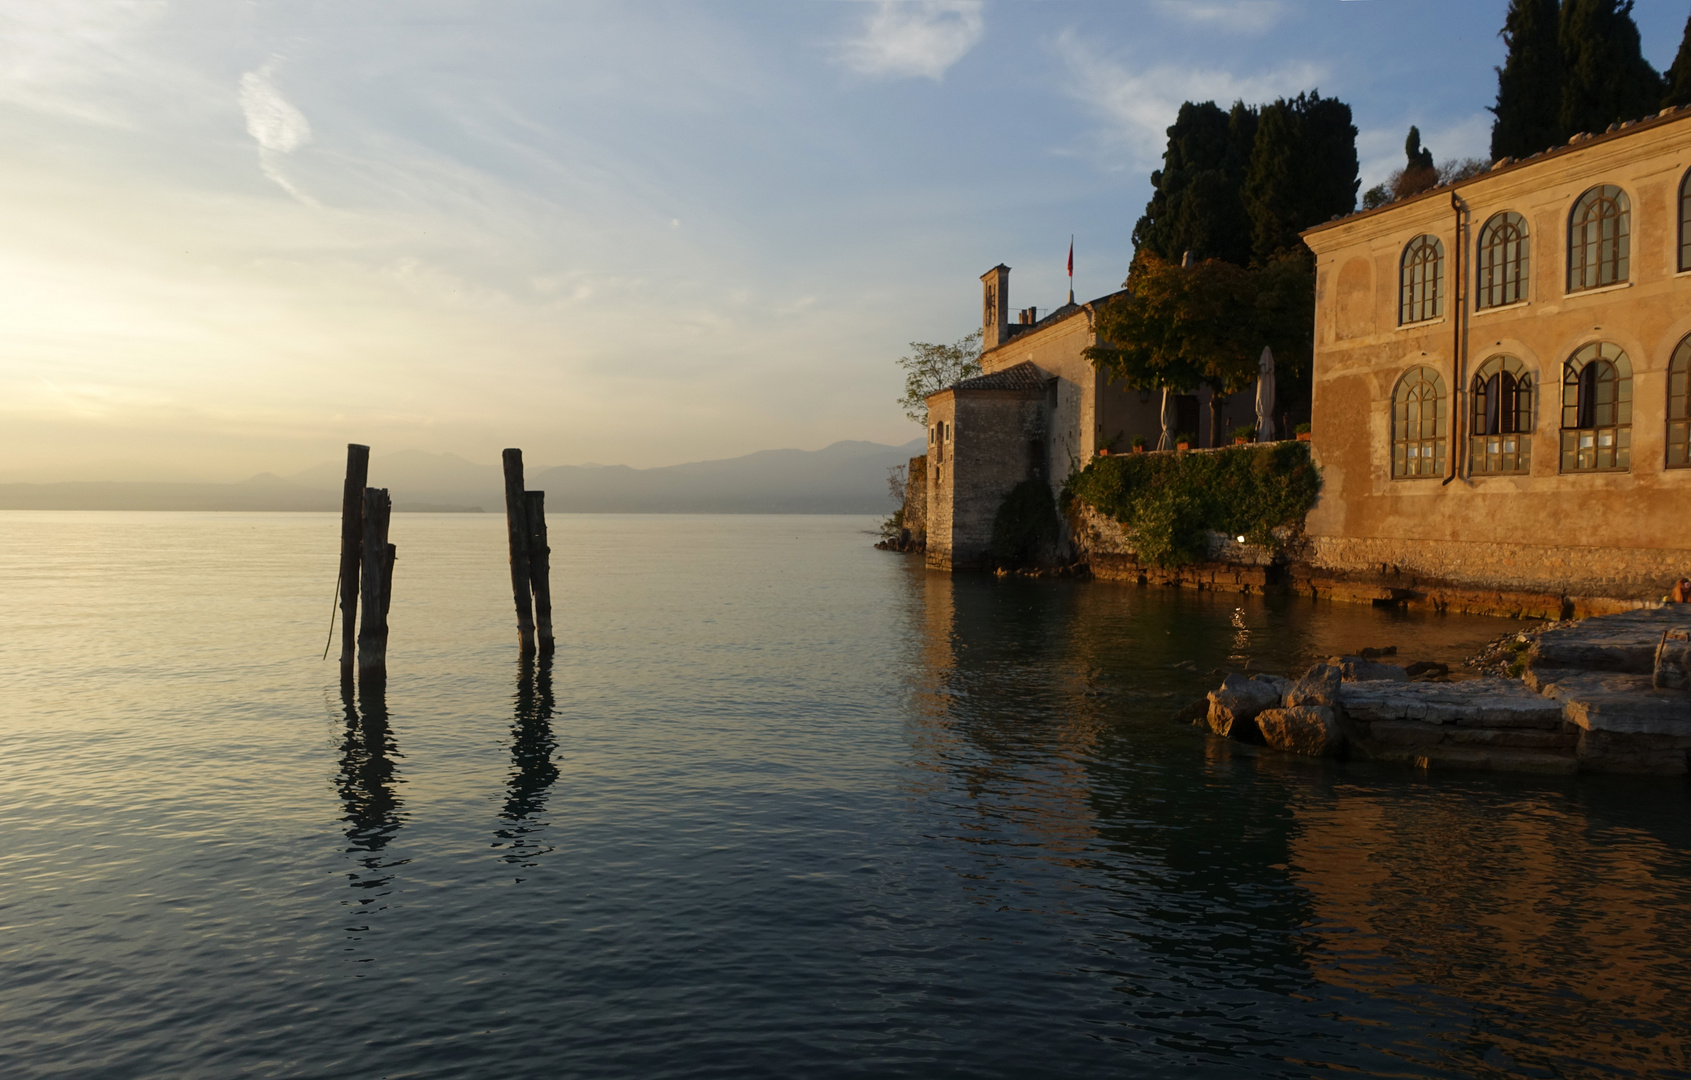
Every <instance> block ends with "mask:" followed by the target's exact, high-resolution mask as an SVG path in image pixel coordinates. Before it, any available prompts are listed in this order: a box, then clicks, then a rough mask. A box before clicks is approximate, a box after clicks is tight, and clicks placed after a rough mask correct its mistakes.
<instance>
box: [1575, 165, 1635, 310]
mask: <svg viewBox="0 0 1691 1080" xmlns="http://www.w3.org/2000/svg"><path fill="white" fill-rule="evenodd" d="M1631 233H1632V210H1631V205H1630V204H1629V203H1628V202H1627V199H1626V192H1624V191H1622V190H1621V189H1620V188H1618V187H1616V186H1614V185H1613V184H1604V185H1603V186H1602V187H1594V188H1592V189H1591V190H1590V191H1588V192H1586V193H1585V194H1584V195H1581V196H1580V197H1579V202H1577V203H1575V204H1574V212H1573V215H1572V216H1571V217H1570V218H1569V219H1568V291H1569V292H1579V291H1580V290H1581V289H1600V288H1602V287H1603V286H1605V285H1618V284H1619V283H1621V282H1623V281H1625V280H1627V274H1628V266H1627V264H1628V260H1629V258H1630V256H1631V252H1632V239H1631Z"/></svg>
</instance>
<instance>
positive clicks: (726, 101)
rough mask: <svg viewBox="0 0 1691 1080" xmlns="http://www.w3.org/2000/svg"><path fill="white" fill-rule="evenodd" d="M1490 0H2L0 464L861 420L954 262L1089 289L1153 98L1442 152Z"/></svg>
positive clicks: (947, 288) (921, 335)
mask: <svg viewBox="0 0 1691 1080" xmlns="http://www.w3.org/2000/svg"><path fill="white" fill-rule="evenodd" d="M1505 6H1506V5H1505V2H1504V0H1487V2H1484V3H1480V4H1464V5H1455V4H1449V5H1438V6H1437V8H1438V10H1436V11H1434V8H1433V7H1432V6H1429V5H1411V4H1407V3H1393V2H1390V0H1372V2H1365V0H1303V2H1297V0H1201V2H1200V0H1193V2H1169V0H1140V2H1130V3H1103V2H1091V0H1080V2H1075V3H1069V4H1011V3H983V2H975V0H910V2H861V3H858V2H850V3H846V2H841V3H810V4H793V3H775V2H759V3H753V2H732V3H722V4H713V5H709V6H704V5H687V4H672V3H638V4H636V3H609V2H582V3H573V4H569V5H562V6H560V5H546V4H539V3H523V2H512V3H508V4H502V5H499V6H497V7H488V6H485V5H474V4H466V3H459V2H436V3H428V2H424V3H417V4H411V5H407V6H405V7H403V8H396V7H393V6H389V5H381V6H378V5H375V4H371V3H360V2H350V3H345V4H340V5H335V6H333V7H325V6H310V7H301V6H299V5H287V4H276V3H254V4H247V5H239V6H231V5H223V4H212V3H208V2H205V0H187V2H160V3H149V4H132V5H113V4H109V3H96V2H94V0H68V2H65V3H60V4H54V5H50V6H49V5H38V4H30V3H19V2H11V3H4V2H0V50H3V54H0V55H3V59H4V61H5V62H4V63H0V125H3V131H4V135H5V138H6V145H7V148H8V153H7V155H6V157H5V159H4V160H3V161H0V179H3V180H4V182H5V185H6V190H7V199H6V200H5V202H4V204H3V205H0V215H3V218H0V221H3V224H4V235H5V236H6V237H7V243H6V244H5V247H4V249H3V251H4V257H3V261H0V275H4V280H5V285H6V290H5V295H6V297H7V307H6V312H7V327H8V333H7V335H6V336H5V338H4V340H3V342H0V482H20V481H31V482H52V481H63V480H110V481H123V480H141V479H149V480H173V481H190V482H192V481H227V480H230V479H238V478H241V477H246V476H251V475H253V474H255V473H259V472H273V473H276V474H278V475H288V474H289V473H292V472H297V471H299V470H301V469H305V468H308V467H311V466H313V465H316V464H318V463H321V462H324V461H329V460H335V459H337V458H339V457H340V456H341V455H342V454H343V453H344V445H345V444H346V443H347V442H349V441H355V442H362V443H367V444H369V445H371V446H372V447H373V448H375V450H376V452H377V453H378V454H379V453H384V452H388V451H389V450H398V449H402V448H416V449H418V450H421V451H424V452H428V453H452V454H456V455H458V456H460V457H464V458H465V459H467V460H471V461H484V460H493V459H496V455H497V453H498V450H499V449H500V448H502V447H506V446H521V447H523V448H524V449H525V451H526V452H527V453H528V454H529V455H530V457H531V459H532V460H533V461H535V462H540V463H557V462H566V463H567V462H586V461H593V462H601V463H626V464H629V465H631V466H635V467H651V466H661V465H668V464H676V463H681V462H691V461H701V460H713V459H723V458H731V457H736V456H739V455H743V454H746V453H751V452H755V451H758V450H763V449H768V448H772V447H793V446H796V447H823V446H827V445H829V444H832V443H834V442H837V441H839V440H843V439H853V440H865V441H871V442H878V443H882V444H892V445H899V444H903V443H904V442H906V441H908V440H909V439H911V438H912V437H914V436H915V435H917V434H918V432H917V429H916V428H915V427H914V426H913V425H911V424H910V422H909V421H908V420H907V419H906V418H905V417H904V416H903V415H902V413H901V411H900V409H899V407H898V406H897V405H896V404H895V399H896V398H897V397H898V394H899V392H900V389H901V381H902V380H901V373H900V372H899V370H898V368H897V367H896V365H895V363H894V361H895V359H896V358H897V357H898V356H899V355H900V354H901V353H902V352H904V351H905V349H906V346H907V343H908V342H910V341H912V340H919V341H950V340H955V339H956V338H958V337H960V336H962V335H963V334H965V333H967V332H969V331H970V330H971V329H973V328H974V325H975V323H976V322H977V321H978V304H979V294H978V289H979V285H978V281H977V279H978V276H979V275H980V273H981V272H982V271H983V270H985V269H986V268H987V267H989V266H992V265H993V264H995V263H998V262H1001V261H1002V262H1005V263H1007V264H1009V265H1010V266H1011V267H1013V268H1014V272H1013V274H1012V278H1011V296H1010V301H1011V304H1012V305H1014V306H1016V307H1025V306H1028V305H1037V306H1039V307H1041V308H1049V307H1052V306H1054V305H1056V304H1057V303H1060V302H1061V301H1062V299H1063V297H1064V293H1065V290H1066V288H1067V282H1066V281H1065V280H1064V277H1063V263H1064V258H1065V256H1066V253H1067V248H1068V243H1069V237H1070V235H1071V234H1073V235H1074V237H1075V247H1076V255H1075V268H1076V278H1075V290H1076V292H1077V294H1078V295H1079V296H1080V297H1081V298H1083V299H1084V298H1089V297H1093V296H1098V295H1102V294H1104V293H1107V292H1109V291H1111V290H1112V289H1114V288H1116V287H1117V286H1118V285H1119V283H1120V281H1121V280H1122V277H1123V276H1124V275H1125V272H1126V268H1127V265H1128V262H1129V259H1130V258H1131V254H1132V253H1131V244H1130V234H1131V231H1132V227H1133V223H1134V221H1135V220H1136V219H1137V218H1138V216H1139V214H1140V213H1141V211H1142V209H1143V207H1144V204H1145V200H1146V198H1147V196H1148V194H1149V182H1148V178H1149V174H1150V172H1151V170H1152V169H1153V168H1156V167H1157V165H1158V163H1159V158H1160V155H1161V152H1162V149H1163V142H1164V135H1163V129H1164V128H1165V127H1166V126H1167V125H1168V124H1169V123H1170V122H1171V121H1172V119H1173V116H1174V113H1175V110H1176V109H1177V108H1178V106H1179V104H1180V102H1181V101H1182V100H1183V99H1188V98H1191V99H1196V100H1203V99H1209V98H1214V99H1216V100H1219V101H1221V102H1223V103H1224V104H1225V103H1228V102H1231V101H1232V100H1233V99H1235V98H1243V99H1245V100H1247V101H1251V102H1259V101H1263V100H1266V99H1272V98H1273V97H1275V96H1277V95H1282V94H1295V93H1297V92H1299V91H1303V90H1309V89H1313V88H1319V89H1320V90H1321V92H1322V93H1324V94H1329V95H1336V96H1338V97H1340V98H1342V99H1344V100H1345V101H1347V102H1349V103H1350V104H1351V105H1352V107H1353V109H1354V110H1355V118H1356V123H1357V126H1358V128H1359V129H1360V131H1361V135H1360V137H1359V149H1360V153H1361V156H1362V162H1363V170H1362V171H1363V183H1364V186H1367V185H1368V184H1371V183H1373V182H1375V181H1377V180H1379V179H1381V178H1382V177H1383V176H1384V175H1385V174H1386V173H1387V172H1388V171H1390V169H1392V168H1393V167H1394V166H1395V165H1396V164H1397V163H1398V162H1399V161H1400V160H1401V156H1402V150H1401V147H1402V142H1403V136H1404V133H1405V131H1407V129H1408V127H1409V125H1410V124H1411V123H1414V124H1418V125H1419V126H1420V128H1421V131H1422V132H1423V134H1424V138H1425V142H1426V144H1427V146H1428V147H1429V148H1430V149H1431V150H1432V152H1433V153H1434V155H1435V156H1436V157H1437V158H1438V160H1440V161H1444V160H1448V159H1452V158H1460V157H1465V156H1470V155H1484V154H1485V152H1486V149H1487V145H1488V139H1489V128H1490V117H1489V114H1488V113H1487V112H1486V106H1487V105H1488V104H1490V103H1491V102H1492V101H1493V99H1494V96H1495V77H1494V75H1493V70H1492V69H1493V67H1494V65H1496V64H1498V63H1500V62H1501V60H1502V58H1503V44H1502V42H1501V41H1500V40H1499V39H1498V36H1497V31H1498V28H1499V27H1500V26H1501V24H1502V20H1503V12H1504V9H1505ZM1635 17H1636V18H1637V20H1638V22H1639V24H1640V28H1641V30H1642V32H1643V35H1644V45H1645V53H1646V55H1647V56H1648V57H1649V59H1650V60H1651V61H1652V62H1653V63H1655V64H1656V65H1657V66H1658V67H1662V68H1665V67H1666V66H1667V64H1668V63H1669V62H1670V61H1671V59H1672V56H1673V54H1674V51H1675V49H1676V48H1677V46H1678V43H1679V39H1680V35H1681V32H1682V30H1683V26H1684V20H1685V17H1686V5H1685V4H1681V3H1674V4H1651V5H1643V6H1641V7H1640V9H1639V10H1638V11H1637V12H1636V13H1635ZM1406 88H1412V89H1413V92H1412V93H1406V92H1405V89H1406Z"/></svg>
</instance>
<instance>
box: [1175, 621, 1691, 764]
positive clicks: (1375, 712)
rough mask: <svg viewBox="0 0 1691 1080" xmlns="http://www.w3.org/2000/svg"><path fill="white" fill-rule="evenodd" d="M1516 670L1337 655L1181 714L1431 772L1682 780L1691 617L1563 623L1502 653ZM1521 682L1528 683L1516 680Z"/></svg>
mask: <svg viewBox="0 0 1691 1080" xmlns="http://www.w3.org/2000/svg"><path fill="white" fill-rule="evenodd" d="M1499 665H1501V666H1502V667H1503V668H1504V669H1505V670H1507V671H1509V672H1510V674H1509V675H1502V676H1499V675H1482V676H1480V677H1478V678H1468V679H1458V680H1452V679H1450V677H1449V674H1448V672H1447V670H1446V669H1445V667H1444V665H1442V664H1411V665H1409V666H1408V667H1402V666H1399V665H1396V664H1389V663H1379V662H1377V661H1376V660H1375V659H1372V658H1369V657H1363V656H1347V657H1334V658H1332V659H1331V660H1329V661H1328V662H1327V663H1325V664H1317V665H1315V666H1314V667H1312V668H1310V670H1309V671H1308V672H1306V673H1305V674H1304V675H1303V677H1302V678H1300V679H1298V680H1296V681H1295V682H1293V681H1289V680H1286V679H1282V678H1278V677H1276V676H1272V675H1254V676H1251V677H1249V678H1246V677H1244V676H1241V675H1236V674H1234V675H1228V676H1227V678H1226V679H1225V680H1224V681H1223V683H1222V685H1221V686H1220V687H1219V688H1217V689H1216V690H1214V691H1212V692H1211V693H1210V694H1209V695H1208V696H1207V697H1206V698H1204V699H1202V701H1200V702H1194V703H1193V704H1192V705H1191V706H1188V707H1187V709H1185V710H1183V711H1182V714H1181V717H1180V718H1181V719H1186V720H1191V721H1192V722H1193V723H1196V724H1200V725H1203V726H1205V727H1207V728H1208V729H1209V730H1210V731H1211V732H1213V733H1214V734H1216V735H1221V736H1225V737H1228V738H1234V739H1241V740H1244V741H1248V742H1255V743H1264V744H1267V745H1268V746H1271V747H1273V748H1275V749H1278V750H1283V751H1287V752H1289V753H1296V754H1306V755H1311V756H1317V757H1321V756H1340V755H1347V754H1348V755H1350V756H1354V757H1359V758H1367V759H1372V760H1380V761H1395V762H1400V763H1403V764H1407V765H1414V766H1418V767H1420V768H1430V767H1448V768H1466V769H1488V770H1495V771H1500V772H1539V773H1562V774H1571V773H1578V772H1588V773H1634V774H1651V775H1684V774H1685V773H1686V772H1687V766H1688V755H1691V610H1688V609H1687V607H1686V606H1684V605H1677V604H1675V605H1668V606H1665V607H1663V608H1658V609H1653V610H1648V611H1633V612H1627V613H1624V614H1619V615H1608V616H1600V617H1596V618H1591V619H1586V620H1584V621H1582V622H1575V623H1559V624H1556V625H1554V626H1551V627H1548V628H1546V629H1543V630H1541V631H1540V632H1538V633H1536V634H1534V633H1523V634H1519V635H1516V636H1514V637H1513V638H1512V639H1507V640H1506V641H1505V642H1504V643H1501V644H1500V646H1498V647H1494V648H1493V649H1492V650H1490V651H1489V655H1487V656H1486V657H1485V661H1484V665H1483V666H1489V667H1491V668H1493V669H1494V670H1495V669H1496V668H1497V667H1498V666H1499ZM1517 676H1518V677H1517Z"/></svg>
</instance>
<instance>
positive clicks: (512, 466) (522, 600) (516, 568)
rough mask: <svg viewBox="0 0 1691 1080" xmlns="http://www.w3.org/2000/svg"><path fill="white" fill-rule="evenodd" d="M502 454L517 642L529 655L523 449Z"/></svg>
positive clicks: (530, 616) (531, 616) (531, 625)
mask: <svg viewBox="0 0 1691 1080" xmlns="http://www.w3.org/2000/svg"><path fill="white" fill-rule="evenodd" d="M503 456H504V460H505V531H506V534H507V538H508V539H509V541H510V545H511V599H512V600H513V601H514V602H515V603H516V605H517V646H518V648H519V649H520V650H521V652H522V654H523V655H524V656H527V655H529V654H531V653H533V652H534V605H533V603H532V602H531V598H530V593H531V591H532V586H531V584H530V579H529V550H528V549H529V530H528V498H527V496H526V494H525V493H524V491H523V452H522V451H521V450H517V449H509V450H506V451H505V453H504V455H503ZM548 614H550V610H548Z"/></svg>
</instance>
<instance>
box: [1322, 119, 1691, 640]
mask: <svg viewBox="0 0 1691 1080" xmlns="http://www.w3.org/2000/svg"><path fill="white" fill-rule="evenodd" d="M1688 170H1691V111H1684V110H1680V111H1674V110H1671V109H1670V110H1665V111H1664V112H1663V113H1662V114H1661V115H1659V116H1656V117H1652V118H1650V119H1647V120H1644V121H1641V122H1637V123H1631V124H1627V125H1623V126H1620V127H1618V128H1612V129H1611V130H1610V131H1609V132H1607V133H1604V134H1600V135H1587V136H1576V137H1575V138H1574V139H1573V140H1571V141H1570V143H1569V145H1566V146H1562V147H1557V148H1554V149H1553V150H1550V151H1547V152H1545V153H1543V154H1538V155H1535V156H1534V157H1532V158H1529V159H1526V160H1524V161H1509V160H1504V161H1501V162H1498V163H1496V164H1494V165H1493V166H1492V168H1491V169H1490V170H1489V171H1487V172H1485V173H1482V174H1480V175H1478V176H1476V177H1473V178H1472V179H1469V180H1465V181H1462V182H1460V183H1457V184H1454V185H1451V186H1448V187H1444V188H1439V189H1435V190H1434V191H1430V192H1427V193H1424V194H1422V195H1419V196H1416V197H1413V198H1409V199H1405V200H1402V201H1400V202H1396V203H1392V204H1388V205H1387V206H1384V207H1381V208H1378V209H1375V210H1372V211H1367V212H1364V213H1359V214H1355V215H1352V216H1350V217H1347V218H1343V219H1340V220H1336V221H1333V222H1330V223H1328V224H1325V225H1321V226H1318V227H1316V228H1314V229H1311V230H1309V231H1308V232H1306V233H1305V234H1304V239H1305V241H1306V243H1308V245H1309V247H1310V248H1311V249H1312V250H1313V251H1314V252H1315V255H1316V259H1317V292H1316V327H1315V356H1314V373H1313V377H1314V392H1313V408H1312V426H1313V452H1314V454H1315V460H1316V462H1317V463H1318V464H1319V465H1320V467H1321V469H1322V473H1323V485H1324V486H1323V491H1322V495H1321V499H1320V502H1319V504H1318V506H1317V507H1316V509H1315V510H1314V511H1313V512H1312V513H1311V514H1310V515H1309V518H1308V522H1307V539H1308V541H1309V547H1308V552H1307V558H1308V561H1309V563H1310V564H1311V566H1312V568H1314V569H1315V570H1316V571H1318V572H1320V573H1323V574H1326V575H1328V576H1329V577H1331V578H1333V579H1334V580H1339V581H1345V580H1348V581H1350V582H1351V583H1352V585H1353V586H1354V587H1355V589H1356V590H1359V592H1360V593H1369V592H1372V593H1373V594H1374V595H1375V597H1376V598H1379V597H1382V596H1384V597H1388V598H1400V599H1413V598H1418V597H1420V598H1424V597H1431V596H1443V597H1445V598H1446V602H1447V603H1457V604H1460V606H1464V607H1470V608H1475V609H1491V610H1499V609H1502V610H1511V609H1519V610H1523V611H1534V612H1537V611H1539V610H1540V609H1541V608H1543V607H1544V606H1545V604H1544V598H1546V597H1548V598H1551V600H1552V601H1553V602H1552V604H1551V605H1550V606H1551V608H1552V609H1554V608H1555V607H1558V606H1559V607H1560V608H1561V610H1562V611H1564V612H1571V611H1575V610H1604V609H1605V608H1606V607H1609V608H1612V607H1613V606H1615V605H1616V603H1620V604H1625V603H1628V602H1637V601H1642V600H1647V599H1653V598H1656V597H1659V596H1660V595H1661V594H1662V593H1663V592H1664V591H1665V589H1666V588H1667V585H1668V584H1669V583H1671V582H1672V581H1673V580H1674V579H1675V578H1677V577H1678V576H1679V575H1681V574H1691V529H1688V528H1687V523H1688V521H1691V514H1688V511H1691V503H1687V502H1686V501H1682V500H1686V499H1688V498H1691V453H1688V445H1691V172H1688ZM1340 591H1343V590H1342V589H1341V590H1340ZM1488 597H1489V600H1488ZM1511 598H1513V599H1511ZM1440 606H1444V605H1443V604H1440ZM1546 613H1551V614H1553V613H1554V610H1552V611H1550V612H1546Z"/></svg>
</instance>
